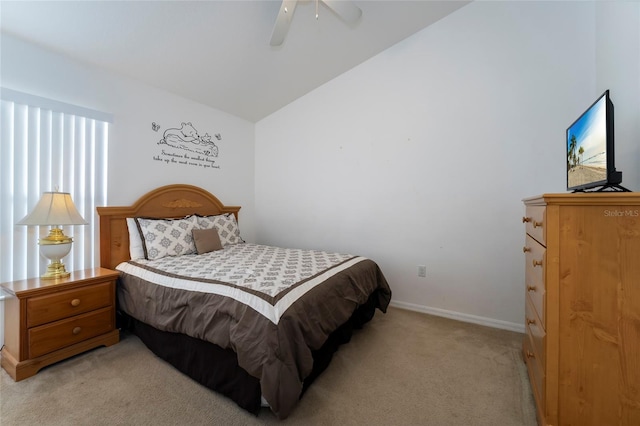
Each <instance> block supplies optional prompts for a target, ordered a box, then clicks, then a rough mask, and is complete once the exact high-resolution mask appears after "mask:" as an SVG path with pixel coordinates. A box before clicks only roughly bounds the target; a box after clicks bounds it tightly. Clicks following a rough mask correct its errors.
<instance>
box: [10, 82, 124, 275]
mask: <svg viewBox="0 0 640 426" xmlns="http://www.w3.org/2000/svg"><path fill="white" fill-rule="evenodd" d="M111 122H113V118H112V116H111V115H110V114H106V113H102V112H99V111H94V110H90V109H86V108H82V107H77V106H74V105H69V104H65V103H62V102H57V101H53V100H50V99H45V98H41V97H37V96H33V95H29V94H26V93H21V92H17V91H14V90H9V89H5V88H1V89H0V123H1V125H0V282H6V281H13V280H18V279H24V278H31V277H38V276H40V275H42V273H44V271H45V269H46V265H47V263H48V260H46V259H45V258H43V257H42V256H40V251H39V248H38V238H39V237H40V236H41V235H42V236H45V235H46V234H47V233H48V229H39V228H47V227H37V226H36V227H27V226H21V225H16V222H18V221H19V220H21V219H22V218H23V217H24V216H26V215H27V213H29V212H30V211H31V209H33V207H34V206H35V204H36V203H37V202H38V200H39V199H40V196H41V195H42V193H43V192H45V191H55V190H59V191H61V192H69V193H70V194H71V197H72V199H73V201H74V204H75V205H76V207H77V208H78V211H79V212H80V214H81V215H82V217H83V218H84V219H85V220H86V221H87V222H89V224H88V225H84V226H68V227H64V232H65V234H67V235H69V236H70V237H72V238H73V240H74V242H73V246H72V250H71V253H69V254H68V255H67V256H66V257H65V258H64V259H63V260H62V261H63V263H64V264H65V266H66V269H67V271H73V270H78V269H87V268H92V267H95V266H97V265H99V246H100V240H99V222H98V215H97V213H96V206H104V205H106V202H107V146H108V139H109V123H111Z"/></svg>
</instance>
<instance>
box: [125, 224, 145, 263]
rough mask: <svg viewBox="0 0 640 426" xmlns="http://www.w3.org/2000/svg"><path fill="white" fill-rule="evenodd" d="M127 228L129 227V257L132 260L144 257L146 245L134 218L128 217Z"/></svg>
mask: <svg viewBox="0 0 640 426" xmlns="http://www.w3.org/2000/svg"><path fill="white" fill-rule="evenodd" d="M127 228H128V229H129V257H130V258H131V260H137V259H144V246H143V245H142V238H140V231H139V230H138V224H137V223H136V220H135V219H134V218H132V217H128V218H127Z"/></svg>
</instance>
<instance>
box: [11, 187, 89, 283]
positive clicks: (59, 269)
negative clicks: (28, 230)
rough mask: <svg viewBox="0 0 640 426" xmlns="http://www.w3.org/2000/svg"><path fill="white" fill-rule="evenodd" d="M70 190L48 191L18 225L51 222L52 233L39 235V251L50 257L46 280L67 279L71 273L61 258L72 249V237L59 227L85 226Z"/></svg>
mask: <svg viewBox="0 0 640 426" xmlns="http://www.w3.org/2000/svg"><path fill="white" fill-rule="evenodd" d="M87 223H88V222H87V221H86V220H84V219H83V218H82V216H81V215H80V213H78V210H77V209H76V206H75V205H74V204H73V201H72V200H71V194H69V193H68V192H45V193H43V194H42V198H40V201H38V204H36V206H35V207H34V209H33V211H32V212H31V213H29V214H28V215H26V216H25V217H24V219H22V220H21V221H20V222H18V223H17V224H18V225H33V226H36V225H45V226H46V225H50V226H52V228H51V230H50V231H49V235H48V236H47V237H45V238H40V240H39V241H38V244H39V245H40V254H42V256H44V257H46V258H47V259H49V260H51V263H50V264H49V265H48V266H47V272H46V273H45V274H44V275H42V278H45V279H58V278H66V277H68V276H69V275H70V273H69V272H67V271H66V270H65V267H64V263H62V262H61V259H62V258H63V257H65V256H66V255H67V254H69V252H70V251H71V244H72V243H73V239H72V238H70V237H67V236H66V235H64V232H63V231H62V229H61V228H60V227H61V226H64V225H86V224H87Z"/></svg>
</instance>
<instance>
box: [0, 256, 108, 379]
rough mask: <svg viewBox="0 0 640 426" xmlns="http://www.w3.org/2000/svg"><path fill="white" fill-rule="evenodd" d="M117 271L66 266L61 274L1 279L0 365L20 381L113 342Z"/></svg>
mask: <svg viewBox="0 0 640 426" xmlns="http://www.w3.org/2000/svg"><path fill="white" fill-rule="evenodd" d="M118 275H119V273H118V272H117V271H112V270H109V269H104V268H95V269H87V270H84V271H75V272H71V276H70V277H68V278H63V279H56V280H43V279H40V278H32V279H27V280H22V281H14V282H8V283H3V284H0V286H2V289H3V290H4V292H5V294H6V299H5V301H4V322H5V324H4V327H5V330H4V340H5V344H4V348H3V349H2V368H4V369H5V370H6V371H7V373H9V375H10V376H11V377H12V378H13V379H14V380H15V381H20V380H22V379H26V378H27V377H31V376H33V375H34V374H36V373H37V372H38V371H39V370H40V369H41V368H43V367H46V366H47V365H51V364H53V363H55V362H58V361H61V360H63V359H66V358H69V357H71V356H74V355H77V354H79V353H82V352H85V351H87V350H89V349H93V348H96V347H98V346H111V345H113V344H115V343H118V341H119V339H120V335H119V332H118V330H117V329H116V321H115V304H116V279H117V278H118Z"/></svg>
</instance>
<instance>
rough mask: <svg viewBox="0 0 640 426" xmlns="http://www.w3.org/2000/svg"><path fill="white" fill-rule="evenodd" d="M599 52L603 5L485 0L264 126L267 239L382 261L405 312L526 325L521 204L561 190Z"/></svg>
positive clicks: (261, 152)
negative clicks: (568, 142)
mask: <svg viewBox="0 0 640 426" xmlns="http://www.w3.org/2000/svg"><path fill="white" fill-rule="evenodd" d="M569 23H570V25H569ZM568 27H570V29H569V28H568ZM595 42H596V36H595V7H594V5H593V3H587V2H567V3H565V2H562V3H557V2H474V3H471V4H469V5H468V6H465V7H463V8H462V9H460V10H458V11H457V12H455V13H454V14H452V15H450V16H448V17H446V18H444V19H443V20H441V21H439V22H438V23H436V24H435V25H433V26H431V27H429V28H427V29H425V30H423V31H421V32H419V33H418V34H416V35H414V36H412V37H411V38H409V39H407V40H405V41H403V42H401V43H399V44H397V45H396V46H394V47H392V48H390V49H388V50H387V51H385V52H383V53H381V54H380V55H378V56H376V57H374V58H373V59H371V60H369V61H367V62H366V63H364V64H362V65H360V66H358V67H357V68H355V69H353V70H351V71H349V72H347V73H345V74H343V75H341V76H340V77H338V78H336V79H334V80H333V81H331V82H329V83H327V84H326V85H324V86H322V87H320V88H319V89H317V90H315V91H313V92H311V93H310V94H308V95H306V96H305V97H303V98H301V99H299V100H297V101H295V102H294V103H292V104H290V105H288V106H287V107H285V108H283V109H281V110H280V111H278V112H277V113H275V114H273V115H271V116H269V117H267V118H265V119H263V120H262V121H260V122H259V123H257V125H256V211H257V212H259V214H258V216H257V221H256V224H257V227H256V229H257V239H258V241H259V242H262V243H269V244H275V245H284V246H299V247H318V248H322V249H327V250H337V251H342V252H351V253H354V254H361V255H365V256H368V257H371V258H372V259H374V260H375V261H377V262H378V263H379V265H380V266H381V268H382V270H383V272H384V273H385V275H386V277H387V279H388V280H389V282H390V285H391V287H392V290H393V300H394V302H395V303H396V304H399V305H401V306H405V307H409V308H414V309H418V310H423V311H427V312H434V313H438V314H442V315H445V316H447V315H449V316H454V317H459V318H462V319H466V320H469V321H477V322H481V323H487V324H492V325H496V326H498V327H504V328H511V329H516V330H522V329H523V328H522V325H521V324H522V322H523V318H524V290H523V288H524V284H523V275H524V260H523V256H522V250H521V248H522V245H523V242H524V241H523V240H524V228H523V226H522V223H521V217H522V214H523V210H524V209H523V206H522V203H521V199H522V198H524V197H527V196H533V195H537V194H539V193H543V192H564V191H565V188H566V186H565V173H564V169H565V146H564V144H565V141H564V138H565V136H564V135H565V130H566V128H567V126H568V125H569V124H570V123H571V122H572V121H573V120H574V119H575V118H576V117H577V116H578V115H579V114H580V113H581V112H582V111H583V110H584V109H585V108H586V107H587V106H588V105H590V104H591V103H592V102H593V100H595V97H594V96H595V93H596V91H595V88H596V75H595V61H596V58H595ZM417 265H426V267H427V278H426V279H423V278H418V277H417Z"/></svg>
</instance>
